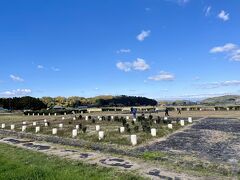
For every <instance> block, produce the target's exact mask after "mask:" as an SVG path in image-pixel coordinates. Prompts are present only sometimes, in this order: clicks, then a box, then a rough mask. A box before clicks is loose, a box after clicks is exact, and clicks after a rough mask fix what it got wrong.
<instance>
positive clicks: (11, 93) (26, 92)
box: [0, 89, 32, 97]
mask: <svg viewBox="0 0 240 180" xmlns="http://www.w3.org/2000/svg"><path fill="white" fill-rule="evenodd" d="M31 93H32V90H31V89H16V90H10V91H4V92H1V93H0V94H1V95H2V96H7V97H13V96H26V95H29V94H31Z"/></svg>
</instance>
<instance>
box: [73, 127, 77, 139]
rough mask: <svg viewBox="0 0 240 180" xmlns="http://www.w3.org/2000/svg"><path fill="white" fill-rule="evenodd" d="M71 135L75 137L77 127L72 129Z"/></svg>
mask: <svg viewBox="0 0 240 180" xmlns="http://www.w3.org/2000/svg"><path fill="white" fill-rule="evenodd" d="M72 137H73V138H75V137H77V129H74V130H72Z"/></svg>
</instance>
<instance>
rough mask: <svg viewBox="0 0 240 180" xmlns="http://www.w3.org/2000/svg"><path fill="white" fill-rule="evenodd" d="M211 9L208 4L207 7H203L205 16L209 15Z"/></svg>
mask: <svg viewBox="0 0 240 180" xmlns="http://www.w3.org/2000/svg"><path fill="white" fill-rule="evenodd" d="M211 9H212V7H211V6H208V7H206V8H205V9H204V12H205V16H209V15H210V12H211Z"/></svg>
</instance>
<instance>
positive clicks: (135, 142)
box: [131, 135, 137, 146]
mask: <svg viewBox="0 0 240 180" xmlns="http://www.w3.org/2000/svg"><path fill="white" fill-rule="evenodd" d="M131 143H132V145H133V146H136V145H137V135H131Z"/></svg>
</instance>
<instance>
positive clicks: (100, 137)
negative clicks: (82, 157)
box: [98, 131, 104, 141]
mask: <svg viewBox="0 0 240 180" xmlns="http://www.w3.org/2000/svg"><path fill="white" fill-rule="evenodd" d="M103 138H104V131H99V132H98V139H99V141H100V140H102V139H103Z"/></svg>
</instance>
